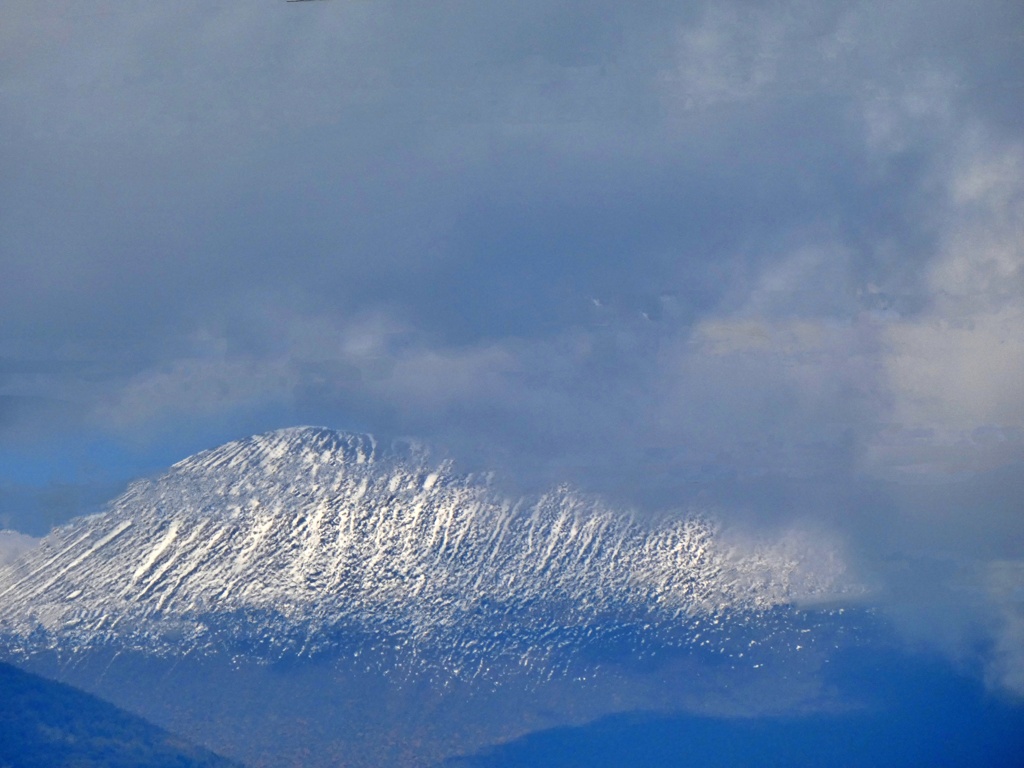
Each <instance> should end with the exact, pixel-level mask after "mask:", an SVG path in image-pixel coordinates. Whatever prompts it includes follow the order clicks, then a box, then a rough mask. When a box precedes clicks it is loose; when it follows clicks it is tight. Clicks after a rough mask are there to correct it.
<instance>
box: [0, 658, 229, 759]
mask: <svg viewBox="0 0 1024 768" xmlns="http://www.w3.org/2000/svg"><path fill="white" fill-rule="evenodd" d="M239 765H240V764H239V763H235V762H232V761H230V760H226V759H224V758H222V757H219V756H217V755H215V754H213V753H212V752H209V751H207V750H205V749H201V748H199V747H196V746H193V745H191V744H188V743H187V742H185V741H182V740H180V739H178V738H176V737H174V736H172V735H171V734H169V733H167V732H166V731H164V730H162V729H160V728H157V727H156V726H155V725H152V724H150V723H148V722H146V721H145V720H143V719H141V718H139V717H135V716H134V715H130V714H128V713H127V712H124V711H122V710H120V709H118V708H117V707H115V706H114V705H112V704H108V703H107V702H105V701H103V700H101V699H97V698H96V697H95V696H91V695H89V694H87V693H85V692H83V691H79V690H77V689H76V688H72V687H70V686H67V685H63V684H61V683H55V682H53V681H50V680H47V679H45V678H42V677H39V676H38V675H33V674H30V673H28V672H24V671H22V670H20V669H18V668H16V667H12V666H10V665H9V664H3V663H0V768H54V767H55V766H75V768H92V767H93V766H95V767H96V768H120V767H121V766H123V767H124V768H237V767H238V766H239Z"/></svg>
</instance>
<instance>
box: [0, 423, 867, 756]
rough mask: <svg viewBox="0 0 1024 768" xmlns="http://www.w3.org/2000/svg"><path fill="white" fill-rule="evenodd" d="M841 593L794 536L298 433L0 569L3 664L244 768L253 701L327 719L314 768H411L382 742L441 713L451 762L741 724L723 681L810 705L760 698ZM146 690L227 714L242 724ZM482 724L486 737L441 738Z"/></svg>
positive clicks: (811, 646)
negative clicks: (545, 717) (716, 720)
mask: <svg viewBox="0 0 1024 768" xmlns="http://www.w3.org/2000/svg"><path fill="white" fill-rule="evenodd" d="M843 578H844V576H843V568H842V563H841V561H840V560H839V558H838V557H836V556H835V554H834V553H833V552H831V551H830V550H822V549H820V548H817V549H816V548H814V547H813V546H811V545H809V544H808V543H807V542H805V541H803V540H801V539H799V538H783V539H779V540H776V541H772V542H768V543H759V544H750V543H741V542H739V540H737V539H735V538H733V539H730V537H728V536H726V535H723V534H721V533H720V532H719V531H718V529H717V528H716V526H715V525H714V524H712V523H711V522H710V521H708V520H706V519H703V518H700V517H677V518H674V519H670V520H667V521H664V522H661V523H658V524H651V523H646V522H639V521H637V520H636V519H634V518H633V517H632V516H630V515H627V514H624V513H622V512H621V511H616V510H612V509H609V508H607V507H605V506H603V505H602V504H601V503H600V502H597V501H595V500H592V499H588V498H586V497H584V496H582V495H581V494H579V493H576V492H574V491H572V490H570V489H566V488H560V489H556V490H554V491H552V492H550V493H548V494H546V495H543V496H539V497H535V498H524V499H511V498H507V497H505V496H504V495H502V494H501V493H499V492H498V491H496V490H495V488H494V487H493V485H492V484H491V483H490V482H489V479H488V478H487V477H486V476H474V475H462V474H459V473H457V472H456V471H455V469H454V468H453V466H452V465H451V464H450V463H448V462H443V461H441V462H439V461H435V460H434V459H432V458H431V456H430V454H429V452H428V451H426V450H424V449H422V448H421V447H418V446H416V445H415V444H411V443H401V444H394V445H388V446H381V445H378V444H377V442H375V440H374V439H373V438H372V437H369V436H366V435H354V434H346V433H340V432H334V431H331V430H326V429H318V428H296V429H288V430H282V431H278V432H273V433H269V434H266V435H260V436H255V437H252V438H249V439H246V440H241V441H237V442H233V443H229V444H227V445H225V446H222V447H220V448H217V449H214V450H211V451H207V452H204V453H200V454H198V455H196V456H193V457H191V458H189V459H186V460H185V461H182V462H180V463H178V464H176V465H174V466H173V467H171V469H170V470H169V471H168V472H167V473H166V474H164V475H163V476H162V477H159V478H156V479H154V480H149V481H142V482H138V483H136V484H134V485H133V486H131V487H130V488H129V489H128V491H127V492H126V493H124V494H123V495H122V496H121V497H119V498H118V499H115V500H114V501H113V502H111V504H110V505H109V508H108V509H107V510H106V511H105V512H103V513H101V514H99V515H94V516H91V517H86V518H81V519H79V520H77V521H74V522H72V523H71V524H69V525H67V526H64V527H62V528H59V529H57V530H55V531H54V532H53V533H51V534H50V535H49V536H48V537H47V538H46V539H44V540H43V541H42V543H41V544H40V545H38V546H37V547H35V548H34V549H32V550H30V551H28V552H26V553H24V554H22V555H21V556H20V557H19V558H18V559H16V560H15V561H14V562H13V563H10V564H7V565H5V566H3V567H2V569H0V647H2V648H3V649H4V655H5V656H6V657H8V658H13V659H16V660H19V662H20V663H22V664H24V665H28V666H33V665H35V667H36V668H37V669H41V670H42V671H45V672H47V674H50V675H52V676H55V677H58V678H61V679H65V680H68V681H72V682H75V683H77V684H79V685H82V686H84V687H86V688H87V689H90V690H93V691H95V692H98V693H101V694H102V695H105V696H107V697H109V698H111V699H112V700H114V701H115V702H116V703H119V704H121V705H122V706H127V707H129V708H130V709H133V710H134V711H137V712H140V713H142V714H144V715H146V716H148V717H151V718H152V719H154V720H155V721H156V722H158V723H159V724H161V725H164V726H165V727H178V728H179V729H180V730H183V731H184V732H186V733H188V734H189V735H190V736H191V737H193V738H197V739H198V740H199V741H200V742H201V743H205V744H206V745H207V746H212V747H214V748H216V749H220V750H221V751H223V752H224V753H225V754H228V755H229V756H233V757H241V758H245V759H256V758H258V759H260V760H262V761H263V762H266V764H268V765H275V764H281V765H284V764H286V762H283V761H284V760H286V758H285V757H282V755H283V754H284V753H283V752H281V750H280V749H279V750H278V752H277V753H275V752H274V749H275V744H274V743H270V742H267V743H265V744H264V746H263V747H261V749H262V750H263V751H262V752H260V753H259V754H258V755H254V754H253V753H252V751H251V750H252V749H253V748H254V747H253V745H254V744H256V743H259V742H260V739H261V738H262V737H264V735H265V734H266V732H267V729H266V728H265V727H264V726H265V724H266V722H267V720H266V718H267V717H269V715H267V710H266V706H265V704H260V705H259V706H260V707H262V709H260V711H261V712H263V713H264V714H263V715H260V716H256V715H254V714H253V711H254V709H253V707H254V704H253V702H255V701H261V700H262V699H263V697H266V696H268V695H272V696H275V697H277V700H278V701H279V702H282V703H280V705H279V710H278V711H277V713H276V714H274V715H273V717H271V719H273V718H274V717H276V718H278V719H280V718H285V719H287V717H292V718H293V720H292V722H302V723H306V724H307V726H308V724H309V723H311V722H312V723H319V725H316V728H317V729H320V730H319V731H317V733H320V735H319V736H309V737H308V738H306V740H305V742H304V741H303V739H302V738H296V739H295V740H294V741H295V744H294V748H295V749H296V750H299V751H301V749H303V748H305V747H303V746H302V745H303V744H304V743H307V742H309V743H312V742H317V743H321V742H324V740H325V739H326V740H327V742H329V743H330V744H331V745H332V746H331V747H330V749H323V750H321V751H320V752H319V753H317V754H318V755H319V758H316V759H314V758H313V757H309V756H307V758H305V764H310V765H315V764H317V760H318V759H321V760H323V761H324V762H323V763H322V764H328V763H329V762H330V761H334V762H333V763H332V764H339V763H338V760H340V759H341V758H340V757H339V755H341V754H344V755H345V758H344V760H347V761H348V762H349V763H350V764H353V765H355V764H365V765H374V764H385V763H386V760H394V759H402V760H406V761H408V760H411V759H412V758H411V757H410V755H405V756H404V757H401V758H399V757H397V756H396V753H394V752H390V753H388V756H387V757H386V758H385V757H383V756H382V754H383V753H381V752H380V750H379V749H378V747H379V745H381V744H383V743H385V742H386V741H387V739H388V738H391V737H383V736H381V733H382V731H381V729H384V731H387V729H388V728H390V727H391V726H393V725H395V724H396V723H399V722H403V723H405V725H406V726H407V727H408V726H409V724H410V723H411V722H413V721H414V720H416V717H414V716H413V715H412V714H411V713H412V712H413V711H414V710H415V711H423V710H424V707H426V709H427V710H429V711H431V712H432V713H433V714H432V715H431V716H430V717H429V718H428V720H429V722H425V723H424V726H423V727H424V728H425V730H424V731H423V732H422V733H420V736H419V737H417V738H419V739H420V742H419V743H420V744H421V751H423V753H424V754H426V753H428V752H429V753H430V754H433V755H434V756H435V757H440V756H447V755H451V754H455V753H456V752H457V750H458V749H460V748H465V746H466V744H471V745H473V744H475V745H480V744H483V743H487V740H488V739H494V738H498V737H500V738H508V737H509V736H510V735H514V734H515V733H518V732H523V730H524V729H528V728H529V727H530V723H532V724H533V725H536V724H537V723H536V722H535V721H536V716H535V715H536V713H537V712H540V711H542V710H543V711H553V710H552V708H555V709H558V708H561V711H563V712H569V711H571V712H572V715H571V717H570V720H574V721H579V720H581V719H582V720H585V719H587V718H588V717H593V716H597V715H599V714H601V713H604V712H608V711H621V710H623V709H629V708H643V707H666V706H669V707H677V706H689V705H688V704H687V703H686V702H690V703H691V704H692V703H694V702H698V701H699V702H701V704H700V706H703V707H707V706H709V704H708V702H718V704H714V703H712V704H711V706H718V707H719V709H720V710H722V711H728V710H729V709H730V708H735V707H737V706H740V704H739V703H738V702H737V701H735V700H733V699H731V698H729V697H725V698H723V697H722V696H721V695H719V693H715V694H714V695H710V693H709V692H712V691H717V690H718V689H719V688H720V687H721V686H720V685H719V683H720V682H721V680H720V676H721V674H723V673H724V670H726V669H730V670H741V671H742V675H745V676H749V675H753V676H754V677H749V679H748V677H743V680H744V681H745V682H744V684H743V685H747V687H748V688H749V690H750V691H762V693H759V694H751V697H750V699H751V701H755V700H756V701H759V702H760V703H759V704H758V706H761V707H762V708H764V707H767V708H769V709H771V708H772V707H783V708H784V707H785V706H788V705H789V704H792V701H796V700H799V699H801V698H806V696H808V695H817V694H808V692H807V691H797V692H794V691H793V686H792V685H788V684H787V690H789V691H790V693H780V690H775V691H774V692H773V693H772V694H771V695H768V696H765V695H764V691H765V690H766V689H765V688H764V686H766V685H767V686H768V688H769V689H770V688H772V686H773V685H774V684H775V683H777V682H778V680H779V679H781V678H780V676H782V677H786V676H788V677H787V679H790V678H793V675H792V674H790V673H791V672H792V670H793V667H792V666H789V667H787V666H786V665H785V664H782V665H780V663H779V660H780V659H781V658H790V657H795V655H799V654H802V655H801V656H800V658H801V659H804V660H807V659H818V660H819V661H801V663H802V664H811V665H812V666H813V664H815V663H819V662H820V653H823V652H824V651H823V650H821V649H822V648H824V647H825V646H828V645H829V644H831V643H833V641H834V639H835V637H834V632H833V631H831V630H829V631H827V632H826V631H823V630H821V627H822V626H824V625H825V624H827V623H828V621H826V620H825V619H823V616H824V615H825V614H823V613H822V612H813V611H812V612H804V611H800V610H798V609H796V608H794V607H793V606H794V603H796V602H800V601H806V600H810V599H815V598H821V597H828V596H834V595H835V594H837V593H838V592H841V591H842V590H843V589H845V588H847V587H846V585H845V584H844V581H843ZM826 613H827V612H826ZM816 648H818V649H819V650H817V651H816V650H815V649H816ZM814 653H818V654H819V656H813V655H812V654H814ZM115 659H117V660H119V661H118V663H117V664H112V662H113V661H114V660H115ZM787 663H788V662H787ZM773 669H774V670H775V671H774V672H773V671H772V670H773ZM119 670H120V671H119ZM282 670H286V672H284V671H282ZM709 670H712V671H710V672H709ZM785 670H789V671H785ZM794 679H795V678H794ZM140 680H158V681H159V683H158V684H159V685H160V686H162V687H164V688H165V689H167V690H174V691H176V694H175V695H176V696H177V697H178V699H183V698H187V699H189V700H191V701H193V702H201V701H203V702H205V703H204V704H202V706H205V707H214V708H216V709H218V710H219V711H220V712H222V713H226V714H225V715H224V719H223V720H222V721H221V722H222V723H223V727H222V728H220V729H219V730H218V729H217V727H215V726H214V725H211V723H210V722H209V720H208V719H207V720H205V721H204V720H203V718H202V716H201V715H200V714H196V713H195V711H193V710H189V709H188V708H187V707H184V708H183V707H182V706H178V705H176V706H173V707H172V706H171V705H170V703H169V702H167V701H155V700H154V697H153V696H152V695H150V696H148V697H147V696H146V695H145V693H144V692H143V693H140V690H139V688H138V685H137V683H138V682H139V681H140ZM215 680H216V681H217V682H216V683H214V682H213V681H215ZM666 680H674V682H671V683H669V684H668V687H666V682H665V681H666ZM739 680H740V678H739V677H737V678H736V679H735V680H733V681H732V682H730V683H729V684H728V686H727V687H730V686H731V688H730V690H731V691H734V692H735V691H738V690H740V689H742V688H743V685H740V684H739ZM382 681H383V682H382ZM637 681H641V682H639V683H637ZM773 681H774V682H773ZM751 686H752V687H751ZM243 688H247V690H249V693H248V694H246V695H242V694H237V691H239V690H241V689H243ZM271 688H272V689H273V693H270V689H271ZM775 688H776V689H778V686H777V685H776V686H775ZM513 689H515V690H516V691H519V693H513V692H512V691H513ZM499 690H501V691H503V693H502V694H501V695H500V697H496V695H495V694H494V692H495V691H499ZM411 691H414V692H415V693H410V692H411ZM339 692H340V693H339ZM730 695H731V694H730ZM787 696H788V697H789V698H788V699H787ZM289 697H290V698H289ZM381 697H383V698H381ZM488 697H489V698H488ZM377 698H380V700H379V701H377V703H376V705H375V706H364V705H366V703H367V702H368V701H370V700H374V701H376V699H377ZM783 699H786V701H788V702H789V704H784V703H781V702H782V700H783ZM790 699H792V701H790ZM428 701H429V702H433V704H429V705H428V704H427V702H428ZM287 702H291V703H287ZM315 702H319V703H315ZM566 702H571V703H568V704H567V703H566ZM748 703H749V702H748ZM410 708H411V709H410ZM283 710H288V711H289V712H290V714H288V715H285V714H282V711H283ZM367 711H369V712H370V713H371V714H370V715H367ZM374 712H376V713H377V714H373V713H374ZM381 712H389V713H390V714H389V715H388V716H387V717H384V716H383V715H381V714H380V713H381ZM397 712H404V713H405V714H404V715H403V716H402V717H401V718H398V719H396V713H397ZM445 712H447V713H448V714H447V715H444V714H443V713H445ZM531 712H533V713H534V714H533V715H531V714H530V713H531ZM232 713H233V714H232ZM357 713H358V714H357ZM483 713H489V714H486V716H485V715H484V714H483ZM261 717H262V718H263V720H261V719H260V718H261ZM367 717H369V720H367ZM446 718H447V719H446ZM531 718H533V720H531ZM339 719H340V720H343V721H344V723H346V726H345V727H339V726H338V721H339ZM484 720H487V722H489V723H491V725H490V726H485V724H484ZM357 722H358V723H362V725H359V726H358V727H357V726H356V725H353V723H357ZM446 722H447V723H448V725H444V723H446ZM470 722H475V723H476V725H475V726H473V728H472V729H471V730H473V729H475V730H473V732H474V733H475V734H476V735H475V736H473V737H472V738H470V737H469V736H466V738H465V739H463V740H462V741H460V742H459V744H460V745H461V746H458V747H456V746H453V744H450V743H448V741H450V737H451V732H452V729H453V728H462V729H463V730H465V727H466V723H470ZM254 723H264V726H259V727H256V726H254ZM388 723H390V724H391V725H388ZM494 724H500V728H498V729H497V730H495V727H494ZM309 727H313V726H309ZM204 729H205V730H204ZM346 729H347V730H346ZM517 729H518V730H517ZM499 731H500V733H499ZM246 733H247V734H249V735H248V736H246V735H244V734H246ZM231 734H234V736H231ZM238 734H243V735H241V736H239V735H238ZM254 734H256V735H254ZM371 734H376V735H373V736H372V737H371ZM442 734H443V735H444V737H443V738H442ZM435 737H436V738H435ZM232 738H233V739H234V741H230V740H231V739H232ZM432 738H433V739H435V741H438V740H440V741H438V743H436V744H435V747H434V748H432V749H433V752H430V750H428V749H427V748H426V747H423V746H422V744H425V743H427V742H429V741H430V739H432ZM225 739H228V741H225ZM318 739H319V740H320V741H319V742H318V741H317V740H318ZM286 741H287V739H283V738H280V737H278V738H276V744H277V746H280V744H283V743H284V742H286ZM441 742H443V743H441ZM369 744H373V745H374V746H373V748H372V749H370V752H369V753H373V755H375V756H372V757H370V758H367V759H366V760H365V761H364V762H362V763H360V762H359V761H358V760H357V759H356V758H354V757H353V755H354V754H361V755H365V754H369V753H368V752H366V750H367V749H368V746H367V745H369ZM246 750H249V751H246ZM360 750H362V751H361V752H360ZM374 750H376V752H375V751H374ZM453 750H454V751H453ZM268 754H270V755H271V756H270V757H269V758H268V757H267V755H268ZM274 754H277V757H276V758H275V757H273V755H274ZM288 754H289V755H290V757H288V758H287V759H289V760H290V759H297V758H295V755H294V753H288ZM403 754H404V753H403ZM417 754H418V753H417ZM328 755H330V757H327V756H328ZM275 760H277V761H278V762H275ZM375 761H377V762H375ZM382 761H383V762H382ZM414 762H415V761H413V762H408V763H407V764H414Z"/></svg>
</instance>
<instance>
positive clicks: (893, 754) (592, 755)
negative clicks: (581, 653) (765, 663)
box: [444, 650, 1024, 768]
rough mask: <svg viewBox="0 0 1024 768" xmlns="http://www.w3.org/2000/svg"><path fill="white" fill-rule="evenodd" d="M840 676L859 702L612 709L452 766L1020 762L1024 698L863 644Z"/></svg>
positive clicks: (839, 664)
mask: <svg viewBox="0 0 1024 768" xmlns="http://www.w3.org/2000/svg"><path fill="white" fill-rule="evenodd" d="M832 667H833V669H832V673H831V682H832V684H834V685H835V686H837V687H838V688H839V689H840V690H841V691H843V692H844V693H845V694H846V695H845V696H844V697H843V698H844V699H848V700H849V701H851V703H854V704H856V705H857V706H856V708H853V709H851V710H850V711H846V712H839V713H833V714H827V715H825V714H819V715H813V716H808V717H803V718H792V717H787V718H764V717H761V718H756V719H740V718H736V719H730V718H711V717H695V716H679V715H651V714H629V715H615V716H611V717H607V718H604V719H601V720H599V721H597V722H594V723H591V724H589V725H586V726H583V727H578V728H556V729H552V730H548V731H544V732H540V733H533V734H530V735H528V736H525V737H523V738H521V739H518V740H516V741H513V742H511V743H509V744H506V745H503V746H500V747H496V748H493V749H490V750H487V751H485V752H482V753H480V754H477V755H473V756H468V757H462V758H457V759H453V760H450V761H448V762H446V763H444V766H445V768H519V767H520V766H521V767H522V768H526V767H527V766H529V767H530V768H605V767H607V768H621V766H630V768H648V767H649V768H666V766H679V767H680V768H746V767H747V766H758V767H759V768H764V767H766V766H771V767H773V768H817V767H818V766H823V765H827V766H830V768H861V767H862V766H872V768H924V767H925V766H927V768H976V766H986V768H1022V766H1024V702H1021V701H1013V700H1008V699H1005V698H1000V697H996V696H994V695H992V694H990V693H988V692H986V691H985V690H984V689H983V687H982V686H981V685H980V684H979V683H977V682H976V681H973V680H970V679H967V678H965V677H962V676H960V675H958V674H957V673H956V672H955V671H954V670H952V669H951V668H949V667H948V666H946V665H943V664H942V663H941V662H937V661H932V660H923V659H921V658H917V657H911V656H907V655H901V654H888V655H882V654H879V653H878V652H877V650H874V651H867V650H865V651H856V652H850V653H846V654H842V655H840V656H839V657H838V658H836V659H834V660H833V664H832Z"/></svg>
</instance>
